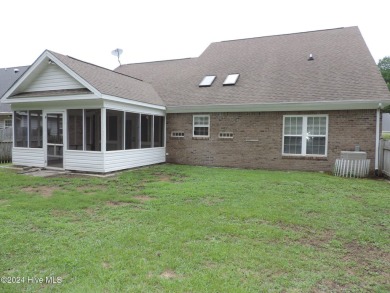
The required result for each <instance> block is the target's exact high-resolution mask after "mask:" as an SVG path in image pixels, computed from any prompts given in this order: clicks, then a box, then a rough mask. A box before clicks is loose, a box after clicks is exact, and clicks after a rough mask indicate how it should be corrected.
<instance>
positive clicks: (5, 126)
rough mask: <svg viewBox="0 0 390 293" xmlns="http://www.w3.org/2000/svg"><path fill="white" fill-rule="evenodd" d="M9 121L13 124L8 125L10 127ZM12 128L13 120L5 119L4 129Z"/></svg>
mask: <svg viewBox="0 0 390 293" xmlns="http://www.w3.org/2000/svg"><path fill="white" fill-rule="evenodd" d="M7 121H10V122H11V125H8V126H7ZM10 127H12V118H11V119H5V120H4V129H6V128H10Z"/></svg>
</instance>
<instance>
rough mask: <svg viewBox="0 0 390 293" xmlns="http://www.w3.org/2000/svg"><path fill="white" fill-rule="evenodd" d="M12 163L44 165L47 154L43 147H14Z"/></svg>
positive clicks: (32, 165)
mask: <svg viewBox="0 0 390 293" xmlns="http://www.w3.org/2000/svg"><path fill="white" fill-rule="evenodd" d="M12 163H13V164H14V165H21V166H30V167H44V165H45V155H44V151H43V149H42V148H41V149H32V148H13V149H12Z"/></svg>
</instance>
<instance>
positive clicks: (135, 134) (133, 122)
mask: <svg viewBox="0 0 390 293" xmlns="http://www.w3.org/2000/svg"><path fill="white" fill-rule="evenodd" d="M139 127H140V114H136V113H126V135H125V136H126V142H125V147H126V150H129V149H139V148H140V147H141V146H140V132H139Z"/></svg>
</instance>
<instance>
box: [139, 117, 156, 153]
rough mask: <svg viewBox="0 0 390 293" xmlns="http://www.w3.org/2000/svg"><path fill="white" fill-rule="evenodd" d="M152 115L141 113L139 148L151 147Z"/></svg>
mask: <svg viewBox="0 0 390 293" xmlns="http://www.w3.org/2000/svg"><path fill="white" fill-rule="evenodd" d="M152 120H153V116H152V115H146V114H142V115H141V148H151V147H152V130H153V129H152V128H153V122H152Z"/></svg>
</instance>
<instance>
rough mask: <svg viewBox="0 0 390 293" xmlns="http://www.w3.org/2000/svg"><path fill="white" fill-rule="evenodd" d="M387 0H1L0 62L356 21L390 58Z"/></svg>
mask: <svg viewBox="0 0 390 293" xmlns="http://www.w3.org/2000/svg"><path fill="white" fill-rule="evenodd" d="M389 11H390V1H388V0H370V1H367V0H358V1H357V0H337V1H335V0H322V1H318V0H317V1H314V0H312V1H306V0H294V1H292V0H271V1H269V0H267V1H264V0H263V1H261V0H257V1H256V0H252V1H249V0H235V1H232V0H223V1H220V0H214V1H213V0H196V1H193V0H187V1H186V0H181V1H178V0H164V1H161V0H160V1H158V0H141V1H132V0H128V1H125V0H92V1H91V0H66V1H65V0H34V1H32V0H2V1H1V2H0V12H1V14H0V68H4V67H15V66H23V65H30V64H32V63H33V62H34V61H35V60H36V59H37V58H38V57H39V55H40V54H41V53H42V52H43V51H44V50H45V49H49V50H52V51H55V52H58V53H61V54H64V55H69V56H72V57H75V58H77V59H80V60H83V61H87V62H90V63H93V64H96V65H99V66H103V67H106V68H109V69H114V68H116V67H117V66H118V65H119V63H118V60H117V58H116V57H115V56H113V55H112V54H111V52H112V51H113V50H114V49H116V48H120V49H122V50H123V53H122V55H121V57H120V60H121V63H122V64H126V63H138V62H148V61H156V60H168V59H179V58H187V57H197V56H199V55H200V54H201V53H202V52H203V51H204V50H205V49H206V48H207V46H208V45H209V44H210V43H212V42H218V41H224V40H233V39H242V38H253V37H262V36H269V35H279V34H288V33H296V32H304V31H313V30H322V29H331V28H338V27H348V26H358V27H359V28H360V31H361V33H362V35H363V37H364V39H365V41H366V43H367V45H368V48H369V49H370V51H371V54H372V55H373V57H374V60H375V62H378V60H379V59H381V58H383V57H385V56H390V34H389V26H388V23H389V16H388V12H389Z"/></svg>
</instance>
